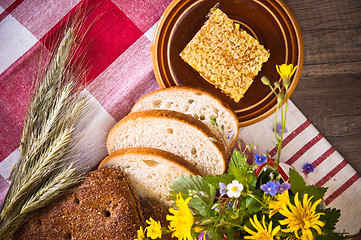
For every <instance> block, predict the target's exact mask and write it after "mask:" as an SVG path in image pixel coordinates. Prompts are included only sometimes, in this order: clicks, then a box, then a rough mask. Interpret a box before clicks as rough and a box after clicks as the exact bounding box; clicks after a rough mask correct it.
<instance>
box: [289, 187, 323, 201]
mask: <svg viewBox="0 0 361 240" xmlns="http://www.w3.org/2000/svg"><path fill="white" fill-rule="evenodd" d="M291 186H292V185H291ZM326 191H327V188H324V187H318V186H316V185H310V186H307V187H306V188H305V193H308V196H309V197H310V196H314V197H313V198H312V202H315V201H317V200H318V199H322V198H323V196H324V195H325V193H326Z"/></svg>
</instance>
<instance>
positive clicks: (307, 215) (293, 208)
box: [279, 193, 325, 239]
mask: <svg viewBox="0 0 361 240" xmlns="http://www.w3.org/2000/svg"><path fill="white" fill-rule="evenodd" d="M312 198H313V196H312V197H310V198H308V194H307V193H305V194H304V195H303V201H302V203H301V202H300V200H299V198H298V193H296V195H295V205H293V204H292V203H290V202H289V203H288V204H287V205H285V206H283V207H282V209H281V210H280V211H279V212H280V213H281V214H282V215H283V216H285V217H286V219H284V220H280V221H279V222H280V224H282V225H287V229H282V231H283V232H294V234H295V236H296V237H297V238H300V239H313V235H312V231H311V228H313V229H315V230H316V231H317V233H318V234H321V233H322V230H321V228H322V227H323V226H324V225H325V224H324V223H323V222H322V221H320V220H319V218H320V216H321V215H324V213H316V207H317V205H318V204H319V203H320V202H321V201H322V199H319V200H317V201H316V202H315V203H313V204H312V203H311V199H312ZM299 230H301V236H300V235H299Z"/></svg>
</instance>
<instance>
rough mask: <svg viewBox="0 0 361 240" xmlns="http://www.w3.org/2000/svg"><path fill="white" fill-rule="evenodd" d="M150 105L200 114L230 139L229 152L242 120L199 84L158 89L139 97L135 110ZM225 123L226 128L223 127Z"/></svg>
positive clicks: (221, 134)
mask: <svg viewBox="0 0 361 240" xmlns="http://www.w3.org/2000/svg"><path fill="white" fill-rule="evenodd" d="M150 109H168V110H173V111H177V112H181V113H184V114H188V115H190V116H193V117H195V118H197V119H198V120H200V121H202V122H203V123H205V124H206V125H207V126H208V127H209V128H210V129H211V131H212V132H213V134H215V135H216V136H218V137H219V138H221V139H224V140H225V141H226V144H225V151H226V153H229V151H230V150H231V149H232V146H233V145H234V144H235V142H236V141H237V137H238V133H239V128H238V123H239V122H238V118H237V116H236V114H235V113H234V112H233V110H232V109H231V108H230V107H229V106H228V105H226V104H225V103H224V102H222V101H221V100H220V99H218V98H217V97H215V96H214V95H211V94H210V93H208V92H206V91H204V90H201V89H199V88H194V87H188V86H174V87H169V88H163V89H159V90H156V91H154V92H151V93H149V94H147V95H145V96H143V97H142V98H141V99H139V101H137V102H136V104H135V105H134V106H133V108H132V110H131V111H132V112H139V111H143V110H150ZM212 116H213V117H215V118H216V120H217V124H218V126H219V127H218V130H217V129H216V128H215V127H213V126H212V124H211V120H210V119H211V117H212ZM222 125H223V126H224V131H222V130H221V129H220V128H221V126H222ZM230 136H231V137H230ZM229 137H230V138H229Z"/></svg>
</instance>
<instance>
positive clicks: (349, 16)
mask: <svg viewBox="0 0 361 240" xmlns="http://www.w3.org/2000/svg"><path fill="white" fill-rule="evenodd" d="M285 3H286V4H287V5H288V7H289V8H290V9H291V10H292V11H293V13H294V15H295V17H296V19H297V21H298V23H299V25H300V28H301V31H302V35H303V41H304V66H303V70H302V75H301V79H300V81H299V84H298V86H297V87H296V89H295V91H294V93H293V95H292V96H291V99H292V101H293V102H294V103H295V104H296V106H297V107H298V108H299V109H300V110H301V111H302V112H303V113H304V114H305V116H306V117H307V118H308V119H309V120H310V122H311V123H313V124H314V125H315V127H316V128H317V129H318V130H319V131H320V132H321V133H322V134H323V135H324V136H325V138H326V139H327V140H328V141H329V142H330V143H331V144H332V145H333V146H334V148H335V149H336V150H337V151H339V152H340V154H341V155H343V157H344V158H345V159H346V160H347V161H348V162H349V163H350V164H351V165H352V166H353V167H354V168H355V169H356V171H358V172H359V173H361V157H360V156H361V1H360V0H342V1H332V0H317V1H314V0H313V1H311V0H303V1H292V0H285Z"/></svg>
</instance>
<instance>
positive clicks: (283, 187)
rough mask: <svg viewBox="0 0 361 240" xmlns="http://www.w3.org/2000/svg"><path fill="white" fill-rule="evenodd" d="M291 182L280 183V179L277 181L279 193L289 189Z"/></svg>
mask: <svg viewBox="0 0 361 240" xmlns="http://www.w3.org/2000/svg"><path fill="white" fill-rule="evenodd" d="M290 187H291V184H289V183H286V182H284V183H282V184H281V183H280V182H279V181H277V182H276V189H277V192H278V193H284V192H285V191H287V190H288V189H290Z"/></svg>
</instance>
